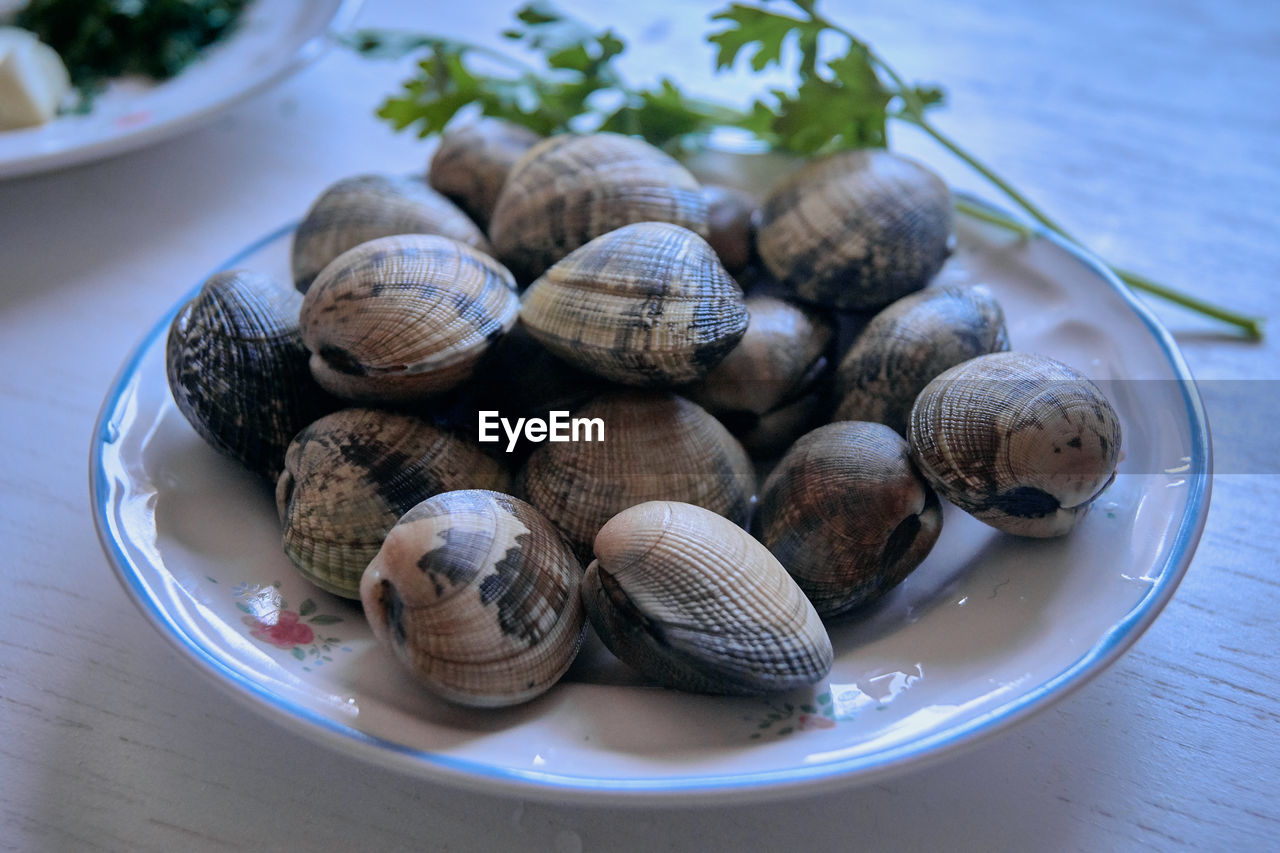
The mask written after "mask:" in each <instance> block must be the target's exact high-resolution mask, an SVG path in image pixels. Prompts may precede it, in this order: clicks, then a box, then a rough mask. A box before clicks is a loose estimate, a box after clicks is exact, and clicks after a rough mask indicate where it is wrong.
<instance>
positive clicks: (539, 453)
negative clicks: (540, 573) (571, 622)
mask: <svg viewBox="0 0 1280 853" xmlns="http://www.w3.org/2000/svg"><path fill="white" fill-rule="evenodd" d="M573 414H574V417H580V418H600V419H602V420H603V421H604V425H605V433H604V439H605V440H604V441H602V442H565V443H558V444H552V443H547V444H544V445H542V446H540V447H539V448H538V449H537V450H535V451H534V452H533V454H532V455H531V456H530V457H529V460H528V462H527V463H526V464H525V467H524V469H523V470H522V471H521V473H520V477H519V479H518V483H517V490H518V493H520V494H521V495H522V497H524V498H525V499H526V500H528V501H529V502H530V503H531V504H533V505H534V506H535V507H537V508H538V510H540V511H541V512H542V513H543V514H544V515H546V516H547V517H548V518H549V519H551V521H552V522H554V523H555V525H556V526H557V527H559V528H560V530H561V531H562V532H563V533H564V534H565V536H566V537H567V538H568V539H569V542H570V543H571V544H572V545H573V546H574V548H575V550H576V551H577V553H578V554H579V556H582V557H587V556H589V555H590V553H591V542H592V540H593V539H594V538H595V535H596V533H597V532H598V531H599V530H600V528H601V527H603V526H604V523H605V522H606V521H608V520H609V519H610V518H612V517H613V516H614V515H616V514H617V513H619V512H621V511H622V510H624V509H626V508H627V507H630V506H634V505H635V504H638V503H642V502H644V501H650V500H677V501H683V502H685V503H691V504H695V505H697V506H700V507H705V508H706V509H709V510H711V511H712V512H716V513H719V514H720V515H723V516H726V517H727V518H729V519H730V520H731V521H734V522H735V523H738V524H741V523H744V522H745V521H746V517H747V511H748V509H749V507H750V501H751V496H752V494H753V493H754V491H755V472H754V470H753V469H752V466H751V461H750V460H749V459H748V458H747V454H746V451H744V450H743V449H742V445H740V444H739V443H738V441H737V439H735V438H734V437H733V436H732V435H730V434H729V431H728V430H726V429H725V428H724V427H723V426H721V425H720V423H719V422H718V421H717V420H716V419H715V418H713V417H711V415H709V414H707V413H706V411H704V410H703V409H702V408H701V407H700V406H697V405H695V404H694V403H691V402H689V401H688V400H686V399H684V398H683V397H677V396H676V395H674V394H667V393H662V392H643V391H630V392H620V393H611V394H606V395H604V396H601V397H598V398H597V399H595V400H593V401H592V402H591V403H589V404H587V405H586V406H584V407H582V408H581V409H579V410H577V411H575V412H574V413H573Z"/></svg>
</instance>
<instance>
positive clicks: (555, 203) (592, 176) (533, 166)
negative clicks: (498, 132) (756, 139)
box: [489, 133, 707, 282]
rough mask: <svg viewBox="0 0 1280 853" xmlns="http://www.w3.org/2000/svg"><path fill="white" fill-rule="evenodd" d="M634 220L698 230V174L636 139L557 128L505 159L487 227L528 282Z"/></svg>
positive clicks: (702, 225)
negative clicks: (512, 161) (510, 163)
mask: <svg viewBox="0 0 1280 853" xmlns="http://www.w3.org/2000/svg"><path fill="white" fill-rule="evenodd" d="M633 222H673V223H675V224H676V225H683V226H684V227H686V228H688V229H690V230H692V231H694V232H696V233H697V234H698V235H699V236H702V237H705V236H706V234H707V204H706V201H705V200H704V199H703V198H702V191H701V189H700V187H699V186H698V182H697V181H696V180H695V179H694V177H693V175H691V174H689V171H688V170H687V169H685V168H684V167H683V166H681V165H680V164H679V163H677V162H676V161H675V160H674V159H672V158H671V157H669V156H668V155H666V154H664V153H663V152H661V151H659V150H658V149H656V148H654V147H653V146H652V145H649V144H648V143H646V142H642V141H640V140H638V139H631V138H629V137H626V136H619V135H617V134H612V133H598V134H592V135H590V136H573V135H563V136H553V137H551V138H549V139H545V140H543V141H542V142H540V143H538V144H537V145H535V146H534V147H533V148H532V149H530V150H529V151H528V153H526V154H525V156H524V157H522V158H520V161H519V162H517V163H516V165H515V166H514V167H512V169H511V173H510V174H509V175H508V176H507V182H506V184H504V185H503V188H502V194H501V195H500V196H499V197H498V203H497V205H496V207H495V208H494V211H493V219H492V222H491V224H490V229H489V231H490V234H491V236H492V238H493V245H494V248H495V249H496V250H497V252H498V257H499V258H500V259H501V260H502V262H503V263H505V264H506V265H507V266H508V267H510V269H511V271H512V272H513V273H515V275H516V277H517V278H518V279H519V280H520V281H522V282H528V281H532V280H533V279H535V278H537V277H538V276H539V275H541V274H542V273H543V272H545V271H546V269H547V268H548V267H550V266H551V265H552V264H554V263H555V262H556V261H558V260H560V259H561V258H563V257H564V256H565V255H567V254H568V253H569V252H571V251H573V250H574V249H576V248H578V247H579V246H581V245H583V244H584V243H586V242H587V241H588V240H591V239H593V238H595V237H599V236H600V235H601V234H605V233H607V232H609V231H612V230H614V229H615V228H621V227H622V226H623V225H629V224H631V223H633Z"/></svg>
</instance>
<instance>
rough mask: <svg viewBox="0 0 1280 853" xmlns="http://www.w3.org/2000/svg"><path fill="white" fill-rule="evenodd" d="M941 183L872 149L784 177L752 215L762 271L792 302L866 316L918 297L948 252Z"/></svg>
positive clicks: (945, 193)
mask: <svg viewBox="0 0 1280 853" xmlns="http://www.w3.org/2000/svg"><path fill="white" fill-rule="evenodd" d="M951 216H952V214H951V193H950V191H949V190H948V189H947V185H946V184H945V183H943V181H942V179H941V178H939V177H938V176H937V175H935V174H934V173H933V172H931V171H929V170H928V169H926V168H925V167H924V166H921V165H920V164H919V163H916V162H915V161H913V160H908V159H906V158H905V157H900V156H898V155H897V154H892V153H890V152H888V151H885V150H881V149H867V150H859V151H841V152H837V153H835V154H829V155H827V156H825V157H821V158H819V159H817V160H814V161H812V162H810V163H808V164H807V165H805V166H804V167H803V168H801V169H800V170H799V171H797V172H794V173H792V174H791V175H789V176H788V177H786V178H784V179H783V180H782V182H781V183H779V184H778V185H777V186H775V187H774V188H773V190H772V191H771V192H770V193H769V196H768V198H766V199H765V202H764V206H763V207H762V208H761V218H760V223H759V228H758V229H757V234H756V240H757V248H758V250H759V252H760V257H761V259H762V260H763V261H764V263H765V266H767V267H768V268H769V271H770V272H772V273H773V275H774V276H776V277H777V279H778V281H780V282H781V283H782V284H783V285H784V286H785V287H787V288H788V289H789V290H790V291H791V292H794V293H795V294H796V295H797V296H799V297H800V298H801V299H804V300H806V301H808V302H814V303H817V304H820V305H826V306H829V307H832V308H838V309H855V310H869V309H877V308H882V307H884V306H885V305H888V304H889V303H890V302H892V301H894V300H895V299H898V298H900V297H902V296H905V295H907V294H908V293H911V292H912V291H915V290H920V289H921V288H922V287H924V286H925V285H926V284H928V282H929V280H930V279H931V278H933V276H934V274H935V273H937V271H938V270H939V269H940V268H941V267H942V263H943V261H945V260H946V259H947V255H948V254H949V248H948V241H949V239H950V235H951Z"/></svg>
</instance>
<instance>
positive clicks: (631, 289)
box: [520, 222, 748, 386]
mask: <svg viewBox="0 0 1280 853" xmlns="http://www.w3.org/2000/svg"><path fill="white" fill-rule="evenodd" d="M520 316H521V319H522V321H523V323H524V325H525V327H526V328H527V329H528V330H529V333H530V334H531V335H533V336H534V337H535V338H537V339H538V340H539V341H540V342H541V343H542V344H543V345H544V346H546V347H547V349H549V350H551V351H552V352H553V353H555V354H556V355H558V356H560V357H561V358H563V359H565V360H566V361H569V362H571V363H573V364H575V365H576V366H578V367H580V368H582V369H584V370H589V371H591V372H593V373H596V374H598V375H600V376H603V377H605V378H606V379H611V380H613V381H615V382H621V383H623V384H627V385H646V386H670V385H676V384H680V383H683V382H689V381H691V380H693V379H696V378H698V377H699V376H701V375H702V374H704V373H706V371H707V370H709V369H710V368H711V367H712V366H713V365H715V364H716V363H717V362H719V361H720V360H721V359H722V358H724V357H725V355H726V354H728V352H729V351H730V350H731V349H733V347H734V346H735V345H736V344H737V343H738V341H739V340H740V339H741V338H742V335H743V333H744V332H745V331H746V328H747V320H748V317H747V309H746V306H745V304H744V302H743V298H742V290H741V289H740V288H739V287H738V285H737V283H736V282H735V281H734V280H733V279H732V278H730V276H729V274H728V273H726V272H725V271H724V268H723V267H721V266H720V262H719V261H718V260H717V259H716V256H715V253H714V252H713V251H712V249H711V247H710V246H709V245H707V242H706V241H705V240H703V239H702V238H701V237H699V236H698V235H696V234H694V233H693V232H691V231H689V230H688V229H685V228H681V227H679V226H677V225H670V224H667V223H662V222H643V223H638V224H634V225H629V226H626V227H624V228H619V229H617V230H616V231H611V232H609V233H608V234H605V235H603V236H601V237H597V238H596V239H594V240H592V241H591V242H589V243H587V245H585V246H582V247H581V248H579V249H577V250H575V251H574V252H573V253H572V254H570V255H569V256H568V257H566V258H564V259H563V260H561V261H559V262H558V263H557V264H555V266H553V267H552V268H551V269H549V270H547V272H546V274H545V275H543V276H542V277H541V278H540V279H538V280H537V281H536V282H534V283H533V285H532V286H531V287H530V288H529V289H528V290H527V291H526V292H525V295H524V298H523V301H522V305H521V309H520Z"/></svg>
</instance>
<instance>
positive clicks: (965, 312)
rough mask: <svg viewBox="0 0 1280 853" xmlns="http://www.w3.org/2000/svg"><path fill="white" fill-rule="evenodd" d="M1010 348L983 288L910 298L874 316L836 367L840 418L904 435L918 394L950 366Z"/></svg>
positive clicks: (952, 288)
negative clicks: (884, 427)
mask: <svg viewBox="0 0 1280 853" xmlns="http://www.w3.org/2000/svg"><path fill="white" fill-rule="evenodd" d="M1007 349H1009V333H1008V331H1007V330H1006V329H1005V325H1004V311H1002V310H1001V308H1000V303H998V302H997V301H996V298H995V297H994V296H993V295H992V294H991V291H990V290H989V289H988V288H986V287H985V286H983V285H980V284H979V285H974V286H972V287H962V286H957V285H946V286H943V287H931V288H928V289H926V290H922V291H920V292H919V293H912V294H910V295H909V296H904V297H902V298H901V299H899V300H898V301H896V302H894V303H893V304H892V305H890V306H889V307H888V308H885V309H884V310H883V311H881V312H880V313H879V314H877V315H876V316H875V317H873V318H872V319H871V322H869V323H868V324H867V326H866V328H864V329H863V330H862V333H861V334H860V335H858V338H857V340H855V341H854V342H853V346H852V347H850V348H849V351H848V352H847V353H846V354H845V357H844V359H843V360H842V361H841V362H840V366H839V367H838V368H837V369H836V393H837V395H838V396H839V399H840V404H839V406H838V407H837V409H836V413H835V419H836V420H838V421H875V422H876V423H882V424H887V425H888V426H890V427H892V428H893V429H895V430H897V432H898V433H900V434H902V435H906V432H907V420H908V418H909V417H910V416H911V405H912V404H913V403H914V402H915V401H916V395H917V394H919V393H920V392H921V391H922V390H924V386H926V385H928V384H929V381H930V380H931V379H933V377H935V376H937V375H938V374H939V373H941V372H942V371H944V370H946V369H947V368H948V367H951V366H952V365H956V364H959V363H960V362H962V361H968V360H969V359H971V358H976V357H977V356H980V355H987V354H988V353H993V352H1003V351H1005V350H1007Z"/></svg>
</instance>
